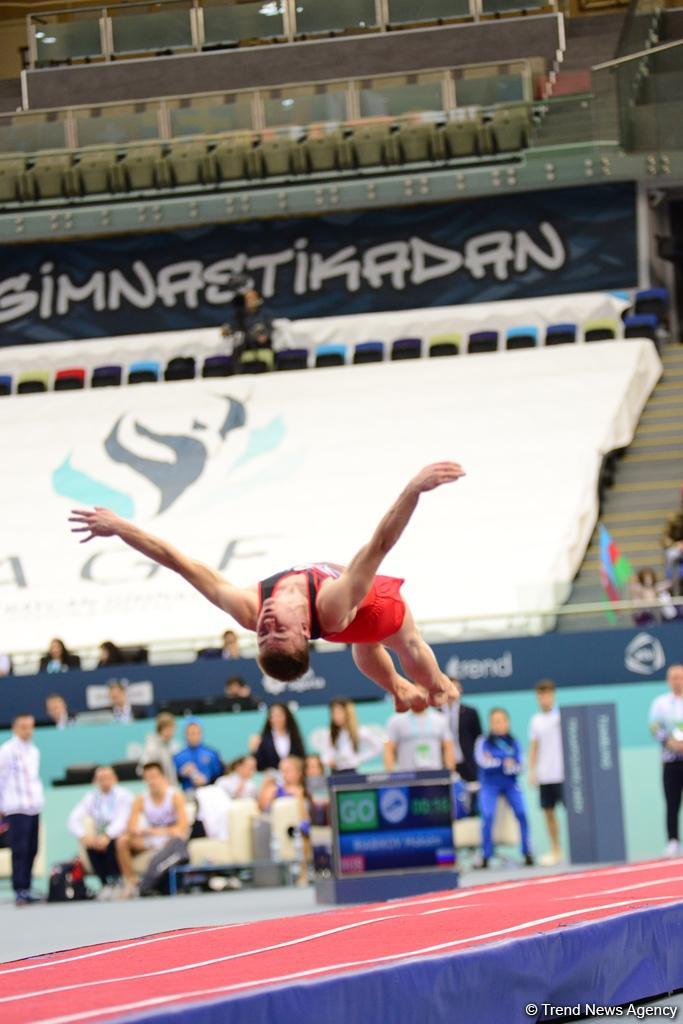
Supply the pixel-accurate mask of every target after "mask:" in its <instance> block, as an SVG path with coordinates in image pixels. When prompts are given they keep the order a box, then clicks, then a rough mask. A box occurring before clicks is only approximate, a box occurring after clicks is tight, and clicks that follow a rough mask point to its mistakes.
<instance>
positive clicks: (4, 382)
mask: <svg viewBox="0 0 683 1024" xmlns="http://www.w3.org/2000/svg"><path fill="white" fill-rule="evenodd" d="M11 394H12V378H11V377H10V376H9V374H6V373H3V374H1V375H0V396H2V395H11Z"/></svg>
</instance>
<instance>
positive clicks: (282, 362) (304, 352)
mask: <svg viewBox="0 0 683 1024" xmlns="http://www.w3.org/2000/svg"><path fill="white" fill-rule="evenodd" d="M307 367H308V349H307V348H285V349H282V351H280V352H276V353H275V369H276V370H305V369H307Z"/></svg>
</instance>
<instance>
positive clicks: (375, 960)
mask: <svg viewBox="0 0 683 1024" xmlns="http://www.w3.org/2000/svg"><path fill="white" fill-rule="evenodd" d="M660 899H664V900H666V899H668V897H652V898H651V899H649V900H648V899H637V900H622V901H620V902H619V903H607V904H604V905H601V906H595V907H584V908H583V909H581V910H569V911H565V912H564V913H562V914H552V915H550V916H549V917H540V918H537V919H536V920H534V921H525V922H524V923H523V924H517V925H512V926H511V927H509V928H501V929H499V930H498V931H494V932H484V933H482V934H481V935H475V936H470V937H469V938H467V939H454V940H452V941H451V942H441V943H438V944H437V945H435V946H423V947H422V948H420V949H413V950H407V951H406V952H404V953H394V954H388V955H385V956H378V957H371V958H368V959H366V960H350V961H346V962H343V963H338V964H328V965H327V966H325V967H314V968H310V969H309V970H306V971H294V972H291V973H289V974H280V975H276V976H274V977H272V978H261V979H259V981H258V982H254V981H243V982H234V983H232V984H230V985H222V986H220V987H218V988H207V989H201V990H195V991H192V990H191V991H189V992H178V993H176V994H175V995H169V996H157V997H155V998H153V999H143V1000H140V1001H139V1002H134V1003H122V1004H119V1005H116V1006H100V1007H99V1008H98V1009H96V1010H85V1011H81V1012H78V1013H69V1014H65V1015H63V1016H61V1017H49V1018H43V1019H42V1020H38V1019H35V1018H34V1020H33V1024H73V1022H74V1021H80V1020H87V1019H88V1018H92V1017H102V1016H103V1015H104V1014H115V1013H125V1012H127V1011H130V1010H141V1009H145V1008H147V1007H152V1006H162V1005H164V1004H165V1003H171V1002H178V1001H180V1000H183V999H192V1000H196V999H201V998H206V997H208V996H215V995H225V994H226V993H228V992H236V991H239V990H240V989H244V988H256V987H257V985H264V986H265V985H275V984H278V983H281V982H291V981H294V980H296V979H298V978H310V977H313V976H314V975H316V974H324V973H331V972H333V971H339V970H345V969H348V968H354V967H368V966H371V965H373V964H382V963H387V962H389V961H392V960H393V961H396V960H409V959H411V958H412V957H417V956H422V955H425V954H429V953H439V952H443V951H444V950H446V949H452V948H454V947H455V946H460V945H462V944H463V943H466V942H476V941H478V940H482V939H498V938H501V937H502V936H504V935H511V934H513V933H515V932H519V931H521V930H523V929H525V928H534V927H536V926H538V925H542V924H549V923H550V922H552V921H561V920H563V919H566V918H571V917H577V916H579V915H581V914H589V913H595V912H596V911H600V910H614V909H616V908H618V907H629V906H633V904H634V903H652V902H657V901H658V900H660ZM674 905H675V904H674ZM586 923H595V922H586Z"/></svg>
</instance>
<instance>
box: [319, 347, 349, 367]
mask: <svg viewBox="0 0 683 1024" xmlns="http://www.w3.org/2000/svg"><path fill="white" fill-rule="evenodd" d="M345 363H346V345H318V347H317V349H316V350H315V365H316V366H344V364H345Z"/></svg>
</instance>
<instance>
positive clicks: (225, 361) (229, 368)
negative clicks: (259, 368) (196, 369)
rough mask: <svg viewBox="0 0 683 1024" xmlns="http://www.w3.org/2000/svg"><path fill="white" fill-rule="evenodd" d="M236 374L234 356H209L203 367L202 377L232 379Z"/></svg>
mask: <svg viewBox="0 0 683 1024" xmlns="http://www.w3.org/2000/svg"><path fill="white" fill-rule="evenodd" d="M234 372H235V361H234V359H233V357H232V356H207V357H206V359H205V360H204V365H203V366H202V377H231V376H232V375H233V373H234Z"/></svg>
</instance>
